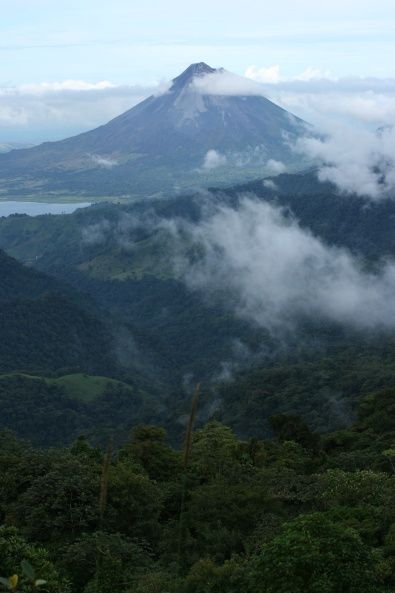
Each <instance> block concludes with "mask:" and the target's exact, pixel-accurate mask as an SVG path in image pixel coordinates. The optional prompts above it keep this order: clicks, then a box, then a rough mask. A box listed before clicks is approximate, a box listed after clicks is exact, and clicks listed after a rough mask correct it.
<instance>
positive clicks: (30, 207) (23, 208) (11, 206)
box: [0, 201, 90, 216]
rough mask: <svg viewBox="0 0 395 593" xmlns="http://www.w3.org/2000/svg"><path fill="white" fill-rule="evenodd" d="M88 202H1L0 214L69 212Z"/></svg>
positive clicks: (86, 204)
mask: <svg viewBox="0 0 395 593" xmlns="http://www.w3.org/2000/svg"><path fill="white" fill-rule="evenodd" d="M87 206H90V202H80V203H78V204H76V203H74V204H45V203H41V202H1V201H0V216H9V215H10V214H29V215H30V216H38V215H39V214H71V212H74V210H77V209H78V208H86V207H87Z"/></svg>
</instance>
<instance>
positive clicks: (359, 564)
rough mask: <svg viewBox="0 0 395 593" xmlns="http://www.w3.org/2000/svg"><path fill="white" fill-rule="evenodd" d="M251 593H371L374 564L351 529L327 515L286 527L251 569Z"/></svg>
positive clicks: (294, 522) (371, 557) (293, 522)
mask: <svg viewBox="0 0 395 593" xmlns="http://www.w3.org/2000/svg"><path fill="white" fill-rule="evenodd" d="M251 587H252V593H361V592H362V591H363V593H369V592H370V591H373V590H374V560H373V556H372V554H371V552H370V550H369V548H368V547H367V546H365V545H364V544H363V543H362V541H361V539H360V537H359V536H358V534H357V533H356V532H355V531H353V530H352V529H348V528H344V527H341V526H339V525H336V524H335V523H333V522H331V521H330V520H329V519H328V518H327V517H326V516H325V514H323V513H312V514H310V515H305V516H301V517H299V518H297V519H295V520H294V521H292V522H290V523H287V524H285V526H284V527H283V530H282V532H281V534H280V535H279V536H277V537H276V538H275V539H274V540H273V541H272V542H270V543H268V544H265V545H264V546H263V548H262V551H261V553H260V554H259V556H258V558H257V559H256V560H255V561H253V563H252V570H251Z"/></svg>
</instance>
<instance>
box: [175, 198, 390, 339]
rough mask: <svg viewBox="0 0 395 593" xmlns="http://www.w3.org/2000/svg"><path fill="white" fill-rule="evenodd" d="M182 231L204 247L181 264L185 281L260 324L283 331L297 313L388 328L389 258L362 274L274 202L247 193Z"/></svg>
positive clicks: (343, 252)
mask: <svg viewBox="0 0 395 593" xmlns="http://www.w3.org/2000/svg"><path fill="white" fill-rule="evenodd" d="M182 229H183V233H185V232H187V233H188V235H189V237H190V238H192V240H193V241H194V242H196V244H198V245H199V246H200V247H203V251H204V255H203V257H202V258H201V259H200V261H198V262H195V263H193V264H191V262H188V263H187V264H185V266H184V268H183V269H182V274H183V277H184V278H185V281H186V283H187V284H188V286H189V287H191V288H192V289H194V290H199V291H201V292H202V293H204V294H205V295H206V297H207V298H209V299H210V300H213V299H214V300H215V299H217V298H218V299H221V300H222V301H223V302H225V303H226V304H227V305H228V306H229V307H231V308H232V309H233V310H234V311H235V312H236V313H237V314H238V315H240V316H241V317H243V318H246V319H249V320H251V321H253V322H254V323H256V324H258V325H259V326H261V327H264V328H267V329H269V330H271V331H274V332H276V331H279V330H282V329H289V328H290V327H291V328H292V327H293V326H294V324H295V323H296V322H297V320H298V319H299V318H308V319H311V318H318V319H319V318H321V319H327V320H329V321H333V322H338V323H342V324H345V325H349V326H352V327H355V328H360V329H365V330H371V329H374V328H379V329H385V328H391V329H394V327H395V301H394V299H393V295H394V293H395V264H394V263H383V264H382V266H381V267H380V269H379V270H377V271H376V272H367V271H366V270H364V268H363V265H362V263H361V262H360V261H359V260H358V259H356V258H355V257H353V256H352V255H351V254H350V253H349V252H348V251H346V250H344V249H339V248H335V247H330V246H328V245H326V244H324V243H323V242H322V241H321V240H320V239H318V238H317V237H315V236H313V235H312V234H311V233H309V232H308V231H306V230H303V229H302V228H301V227H300V226H299V225H298V223H297V221H295V220H293V219H291V218H290V217H289V216H287V215H286V214H285V213H284V212H283V211H282V210H280V209H279V208H276V207H274V206H272V205H269V204H267V203H262V202H258V201H256V200H254V199H252V198H250V197H246V198H244V199H243V200H242V202H241V206H240V208H239V209H237V210H236V209H233V208H230V207H221V208H218V209H217V210H216V212H215V213H214V214H212V215H211V216H209V217H208V218H206V219H205V220H203V221H202V222H201V223H200V224H198V225H195V226H193V225H189V226H188V227H185V225H183V226H182ZM178 265H180V263H179V262H178Z"/></svg>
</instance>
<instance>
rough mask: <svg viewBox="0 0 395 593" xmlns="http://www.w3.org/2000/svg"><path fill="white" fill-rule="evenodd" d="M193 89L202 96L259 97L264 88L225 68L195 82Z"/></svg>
mask: <svg viewBox="0 0 395 593" xmlns="http://www.w3.org/2000/svg"><path fill="white" fill-rule="evenodd" d="M192 85H193V88H194V89H195V90H196V91H198V92H200V93H201V94H202V95H230V96H248V95H252V96H259V95H263V94H264V88H263V87H262V86H261V85H260V84H258V83H256V82H255V81H253V80H249V79H248V78H245V77H244V76H238V75H237V74H233V73H232V72H228V71H227V70H224V69H223V68H221V69H219V70H217V71H216V72H212V73H210V74H206V75H205V76H202V77H200V78H195V79H194V80H193V83H192Z"/></svg>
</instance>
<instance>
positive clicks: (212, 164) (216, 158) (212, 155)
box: [203, 149, 227, 170]
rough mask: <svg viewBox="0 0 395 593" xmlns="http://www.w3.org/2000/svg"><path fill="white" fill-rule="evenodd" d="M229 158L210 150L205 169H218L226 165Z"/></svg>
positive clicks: (206, 157) (204, 163)
mask: <svg viewBox="0 0 395 593" xmlns="http://www.w3.org/2000/svg"><path fill="white" fill-rule="evenodd" d="M226 163H227V158H226V156H225V155H224V154H221V153H220V152H218V151H217V150H214V149H211V150H208V151H207V153H206V155H205V157H204V161H203V169H207V170H211V169H217V168H218V167H222V166H224V165H226Z"/></svg>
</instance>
